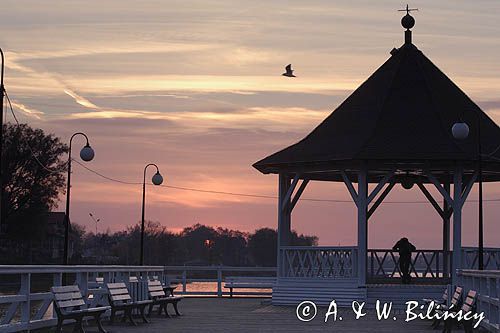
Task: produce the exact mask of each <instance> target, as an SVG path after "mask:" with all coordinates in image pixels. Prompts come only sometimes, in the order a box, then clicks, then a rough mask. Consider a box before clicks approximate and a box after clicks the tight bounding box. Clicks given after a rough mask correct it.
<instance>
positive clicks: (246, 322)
mask: <svg viewBox="0 0 500 333" xmlns="http://www.w3.org/2000/svg"><path fill="white" fill-rule="evenodd" d="M263 301H264V299H259V298H233V299H229V298H187V299H184V300H183V301H182V302H181V303H180V304H179V305H180V306H179V308H180V310H181V312H182V313H183V315H182V316H181V317H172V318H165V317H163V316H162V317H159V316H157V315H154V316H153V317H152V319H151V323H149V324H139V326H137V327H134V326H130V325H129V324H123V323H121V322H119V323H115V324H114V325H110V324H109V323H106V322H105V323H104V326H105V328H106V329H107V330H108V332H111V333H117V332H120V333H121V332H123V333H133V332H152V333H155V332H198V331H200V332H324V331H336V332H360V333H363V332H390V333H394V332H415V333H417V332H432V330H431V327H430V322H428V321H422V320H418V319H417V320H414V321H412V322H409V323H406V322H405V321H404V319H405V317H406V315H405V314H404V313H403V312H401V311H399V312H397V313H395V316H396V317H397V320H396V321H394V320H393V319H392V316H391V319H390V320H382V321H378V320H377V318H376V316H375V312H374V311H368V314H367V316H366V317H363V318H362V319H359V320H355V319H354V314H353V313H352V311H351V310H350V309H339V315H340V316H342V317H343V320H342V321H339V320H337V321H336V322H333V321H332V320H329V322H328V323H325V322H324V315H325V313H326V310H327V309H326V308H323V307H319V308H318V315H317V316H316V318H315V319H314V320H312V321H310V322H301V321H299V320H298V319H297V317H296V315H295V307H284V306H271V305H267V304H266V303H265V302H264V303H263ZM169 310H170V309H169ZM171 312H172V313H173V311H171ZM395 312H396V311H395ZM53 331H54V330H53V329H52V330H47V329H46V330H43V331H38V332H53ZM86 331H87V332H97V329H96V328H95V327H94V326H92V325H90V326H88V327H86ZM64 332H71V327H70V326H67V327H65V329H64Z"/></svg>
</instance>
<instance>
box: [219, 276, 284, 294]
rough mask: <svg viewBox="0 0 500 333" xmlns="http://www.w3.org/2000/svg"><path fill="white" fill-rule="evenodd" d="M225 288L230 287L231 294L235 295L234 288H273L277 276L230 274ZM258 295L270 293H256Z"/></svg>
mask: <svg viewBox="0 0 500 333" xmlns="http://www.w3.org/2000/svg"><path fill="white" fill-rule="evenodd" d="M224 282H225V284H224V288H229V296H230V297H233V289H237V288H241V289H272V288H273V286H274V284H275V283H276V278H275V277H261V276H228V277H226V279H225V281H224ZM255 294H256V295H267V294H269V293H262V292H260V293H255Z"/></svg>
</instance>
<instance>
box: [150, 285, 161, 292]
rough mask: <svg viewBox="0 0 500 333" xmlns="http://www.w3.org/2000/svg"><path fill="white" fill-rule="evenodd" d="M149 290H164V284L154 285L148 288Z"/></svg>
mask: <svg viewBox="0 0 500 333" xmlns="http://www.w3.org/2000/svg"><path fill="white" fill-rule="evenodd" d="M148 290H149V291H160V290H163V287H162V286H153V287H149V288H148Z"/></svg>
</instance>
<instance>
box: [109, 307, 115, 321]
mask: <svg viewBox="0 0 500 333" xmlns="http://www.w3.org/2000/svg"><path fill="white" fill-rule="evenodd" d="M115 315H116V311H115V309H111V316H110V317H109V321H110V323H111V324H113V322H114V321H115Z"/></svg>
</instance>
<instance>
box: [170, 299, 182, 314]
mask: <svg viewBox="0 0 500 333" xmlns="http://www.w3.org/2000/svg"><path fill="white" fill-rule="evenodd" d="M177 303H179V302H173V303H172V305H173V306H174V310H175V314H176V315H177V316H181V314H180V312H179V309H177Z"/></svg>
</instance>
